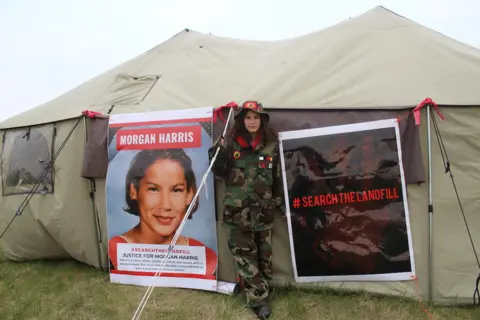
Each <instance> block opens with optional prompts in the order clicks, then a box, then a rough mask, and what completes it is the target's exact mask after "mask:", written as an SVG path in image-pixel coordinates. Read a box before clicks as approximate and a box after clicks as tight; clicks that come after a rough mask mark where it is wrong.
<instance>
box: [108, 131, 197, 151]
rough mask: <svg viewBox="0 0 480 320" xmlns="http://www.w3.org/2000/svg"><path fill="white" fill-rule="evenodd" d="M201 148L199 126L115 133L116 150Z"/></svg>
mask: <svg viewBox="0 0 480 320" xmlns="http://www.w3.org/2000/svg"><path fill="white" fill-rule="evenodd" d="M201 146H202V127H201V126H181V127H164V128H142V129H129V130H119V131H118V132H117V143H116V147H117V150H140V149H141V150H145V149H177V148H199V147H201Z"/></svg>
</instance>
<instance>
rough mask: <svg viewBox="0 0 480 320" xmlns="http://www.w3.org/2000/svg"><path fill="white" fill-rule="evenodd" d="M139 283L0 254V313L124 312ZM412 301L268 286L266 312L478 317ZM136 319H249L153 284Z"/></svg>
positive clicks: (210, 298) (222, 302) (212, 298)
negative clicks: (270, 300)
mask: <svg viewBox="0 0 480 320" xmlns="http://www.w3.org/2000/svg"><path fill="white" fill-rule="evenodd" d="M145 290H146V288H144V287H135V286H126V285H116V284H111V283H109V279H108V274H107V273H104V272H101V271H98V270H95V269H93V268H90V267H88V266H85V265H82V264H79V263H76V262H74V261H66V262H29V263H13V262H8V261H5V259H3V258H2V257H1V254H0V318H1V319H2V320H47V319H48V320H57V319H71V320H83V319H85V320H87V319H88V320H95V319H99V320H100V319H101V320H110V319H112V320H123V319H131V318H132V316H133V313H134V312H135V310H136V308H137V306H138V305H139V303H140V301H141V299H142V297H143V295H144V293H145ZM428 309H429V312H430V313H431V314H432V316H433V317H431V318H429V317H428V316H427V314H426V313H425V312H423V311H422V309H421V308H420V306H419V303H418V302H416V301H410V300H407V301H405V300H402V299H397V298H386V297H378V296H377V297H376V296H373V295H368V294H355V295H352V294H345V293H344V294H341V293H338V292H337V293H335V292H331V291H330V292H327V291H321V292H314V293H312V292H299V291H296V292H295V291H287V290H282V291H275V292H274V293H273V315H272V317H271V319H285V320H287V319H306V320H313V319H315V320H317V319H318V320H320V319H322V320H343V319H355V320H364V319H398V320H416V319H435V320H441V319H442V320H447V319H448V320H456V319H458V320H460V319H461V320H469V319H472V320H473V319H480V308H479V307H476V308H475V307H472V308H446V307H428ZM141 319H145V320H147V319H162V320H180V319H201V320H211V319H219V320H233V319H256V318H255V317H254V316H252V313H251V312H250V310H249V309H248V308H246V307H245V305H244V302H243V300H242V299H241V298H240V297H238V296H226V295H222V294H214V293H208V292H200V291H193V290H181V289H170V288H156V289H155V290H154V291H153V293H152V295H151V297H150V299H149V302H148V304H147V306H146V307H145V309H144V312H143V315H142V317H141Z"/></svg>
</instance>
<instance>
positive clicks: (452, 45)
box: [0, 6, 480, 128]
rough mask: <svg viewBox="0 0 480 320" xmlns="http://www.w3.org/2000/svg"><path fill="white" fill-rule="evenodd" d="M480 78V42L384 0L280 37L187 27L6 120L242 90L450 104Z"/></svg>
mask: <svg viewBox="0 0 480 320" xmlns="http://www.w3.org/2000/svg"><path fill="white" fill-rule="evenodd" d="M148 76H153V77H148ZM133 77H141V78H140V79H135V78H133ZM157 78H158V80H156V82H155V84H154V85H153V87H150V85H151V84H152V83H153V82H152V81H155V80H154V79H157ZM115 81H116V82H115ZM114 82H115V83H114ZM478 83H480V50H479V49H476V48H474V47H471V46H468V45H466V44H463V43H460V42H458V41H456V40H453V39H451V38H448V37H446V36H444V35H441V34H439V33H437V32H435V31H433V30H431V29H428V28H426V27H424V26H422V25H420V24H418V23H415V22H413V21H411V20H408V19H406V18H404V17H401V16H399V15H397V14H395V13H393V12H391V11H389V10H387V9H385V8H384V7H381V6H379V7H375V8H373V9H372V10H370V11H367V12H366V13H364V14H362V15H360V16H357V17H355V18H352V19H348V20H346V21H344V22H341V23H339V24H336V25H334V26H332V27H329V28H327V29H324V30H321V31H318V32H314V33H311V34H307V35H304V36H300V37H296V38H292V39H287V40H282V41H247V40H237V39H230V38H223V37H217V36H212V35H208V34H203V33H199V32H195V31H191V30H188V29H185V30H184V31H182V32H180V33H179V34H177V35H176V36H174V37H172V38H170V39H169V40H167V41H166V42H164V43H162V44H160V45H158V46H157V47H155V48H153V49H151V50H149V51H147V52H145V53H143V54H141V55H140V56H138V57H136V58H133V59H131V60H129V61H127V62H125V63H123V64H121V65H119V66H117V67H115V68H113V69H111V70H109V71H107V72H105V73H103V74H100V75H98V76H96V77H94V78H93V79H91V80H89V81H87V82H85V83H83V84H81V85H80V86H78V87H76V88H74V89H72V90H70V91H69V92H67V93H65V94H63V95H61V96H59V97H57V98H56V99H53V100H51V101H49V102H47V103H45V104H43V105H40V106H37V107H35V108H33V109H31V110H28V111H25V112H24V113H22V114H19V115H17V116H14V117H12V118H10V119H8V120H6V121H4V122H3V123H1V124H0V128H7V127H18V126H25V125H34V124H39V123H45V122H53V121H58V120H63V119H68V118H74V117H77V116H79V115H80V113H81V111H82V110H85V109H89V110H94V111H100V112H107V110H108V109H109V107H110V106H111V105H112V104H115V105H124V106H123V107H119V108H117V107H116V108H115V111H114V113H118V112H122V113H125V112H139V111H142V110H161V109H172V108H178V109H183V108H195V107H205V106H219V105H222V104H225V103H227V102H229V101H232V100H234V101H237V102H241V101H242V100H245V99H259V100H261V101H263V103H264V104H265V106H267V107H275V108H292V107H293V108H348V109H358V108H368V109H372V108H390V109H392V108H404V107H409V106H414V105H416V104H418V103H419V102H420V101H421V100H423V99H424V98H426V97H431V98H432V99H433V100H435V101H436V102H437V103H439V104H444V105H480V90H478ZM147 93H148V95H146V94H147ZM145 95H146V96H145ZM134 105H135V106H134ZM129 106H131V107H129ZM120 110H121V111H120ZM130 110H132V111H130Z"/></svg>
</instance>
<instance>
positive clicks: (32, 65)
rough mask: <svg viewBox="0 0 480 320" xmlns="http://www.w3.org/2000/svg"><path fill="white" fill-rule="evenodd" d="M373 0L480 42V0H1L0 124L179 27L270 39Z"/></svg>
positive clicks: (324, 22)
mask: <svg viewBox="0 0 480 320" xmlns="http://www.w3.org/2000/svg"><path fill="white" fill-rule="evenodd" d="M378 5H382V6H384V7H386V8H387V9H390V10H392V11H394V12H396V13H398V14H400V15H403V16H406V17H407V18H409V19H411V20H414V21H416V22H419V23H421V24H423V25H425V26H427V27H429V28H432V29H435V30H436V31H438V32H441V33H443V34H444V35H447V36H449V37H452V38H455V39H457V40H459V41H462V42H465V43H467V44H470V45H473V46H476V47H479V48H480V0H457V1H452V0H384V1H374V0H337V1H322V0H290V1H287V0H175V1H173V0H136V1H133V0H130V1H127V0H63V1H62V0H37V1H34V0H0V40H1V44H0V46H1V50H0V70H1V73H0V85H1V88H2V90H1V98H2V99H1V100H0V101H1V102H0V121H2V120H4V119H6V118H9V117H11V116H13V115H14V114H16V113H20V112H22V111H25V110H27V109H30V108H33V107H35V106H37V105H39V104H42V103H44V102H47V101H49V100H51V99H53V98H55V97H57V96H58V95H60V94H62V93H64V92H65V91H68V90H69V89H71V88H73V87H75V86H77V85H79V84H81V83H82V82H84V81H87V80H89V79H90V78H92V77H94V76H96V75H97V74H99V73H101V72H103V71H105V70H107V69H110V68H112V67H114V66H116V65H118V64H120V63H122V62H124V61H126V60H128V59H130V58H133V57H135V56H137V55H139V54H141V53H143V52H144V51H146V50H148V49H150V48H152V47H154V46H156V45H157V44H159V43H161V42H163V41H165V40H167V39H168V38H170V37H172V36H173V35H175V34H176V33H178V32H180V31H181V30H183V29H184V28H190V29H193V30H196V31H200V32H205V33H212V34H213V35H219V36H226V37H233V38H243V39H252V40H257V39H258V40H277V39H285V38H291V37H295V36H298V35H302V34H306V33H311V32H314V31H318V30H320V29H323V28H325V27H329V26H331V25H333V24H336V23H338V22H341V21H342V20H345V19H348V18H349V17H352V16H356V15H360V14H362V13H364V12H365V11H368V10H370V9H372V8H373V7H375V6H378Z"/></svg>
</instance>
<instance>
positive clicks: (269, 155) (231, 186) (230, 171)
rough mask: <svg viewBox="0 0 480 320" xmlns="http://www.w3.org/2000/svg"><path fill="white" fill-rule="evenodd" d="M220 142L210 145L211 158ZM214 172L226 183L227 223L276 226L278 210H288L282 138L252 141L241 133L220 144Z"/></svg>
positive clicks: (259, 227) (261, 227) (260, 227)
mask: <svg viewBox="0 0 480 320" xmlns="http://www.w3.org/2000/svg"><path fill="white" fill-rule="evenodd" d="M217 146H218V141H217V143H215V144H214V145H213V146H212V147H211V148H210V149H209V158H210V160H211V159H212V158H213V156H214V155H215V152H216V149H217ZM212 172H213V173H214V174H215V175H217V176H219V177H221V178H223V179H224V180H225V183H226V185H225V187H226V188H225V195H224V199H223V204H224V212H223V222H224V223H226V224H229V225H232V226H234V227H238V228H242V229H249V230H256V231H260V230H266V229H270V228H272V227H273V223H274V217H275V213H277V212H280V213H282V214H285V204H284V194H283V181H282V173H281V164H280V158H279V152H278V142H273V143H269V144H267V145H263V144H262V143H261V142H256V143H255V142H253V143H252V144H249V143H248V142H247V141H246V139H244V138H242V137H239V138H237V139H236V140H235V141H232V142H230V143H228V144H227V145H226V146H221V147H220V152H219V154H218V156H217V159H216V161H215V163H214V165H213V166H212Z"/></svg>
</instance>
